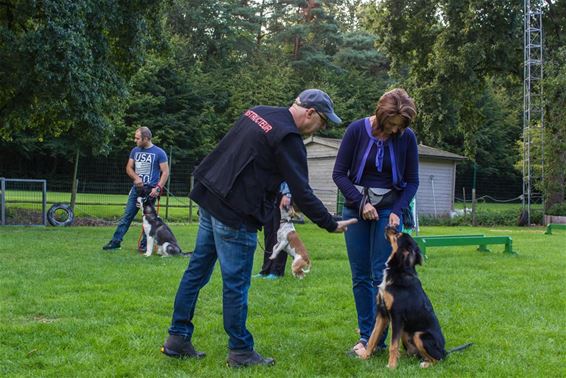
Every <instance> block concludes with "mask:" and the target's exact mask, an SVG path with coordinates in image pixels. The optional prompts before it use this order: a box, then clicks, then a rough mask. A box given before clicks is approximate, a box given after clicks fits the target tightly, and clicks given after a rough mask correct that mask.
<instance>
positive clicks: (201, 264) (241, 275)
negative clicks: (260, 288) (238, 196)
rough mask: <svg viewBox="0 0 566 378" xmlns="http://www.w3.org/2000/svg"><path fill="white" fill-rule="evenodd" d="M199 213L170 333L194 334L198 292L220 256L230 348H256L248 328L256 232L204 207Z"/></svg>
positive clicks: (223, 298)
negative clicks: (229, 223)
mask: <svg viewBox="0 0 566 378" xmlns="http://www.w3.org/2000/svg"><path fill="white" fill-rule="evenodd" d="M199 212H200V224H199V229H198V234H197V240H196V246H195V250H194V252H193V255H192V257H191V261H190V262H189V266H188V267H187V270H185V273H184V275H183V278H182V279H181V283H180V284H179V289H178V290H177V295H176V297H175V307H174V309H173V320H172V322H171V327H170V328H169V333H170V334H172V335H182V336H185V337H187V338H189V339H190V338H191V337H192V335H193V331H194V325H193V322H192V319H193V316H194V313H195V307H196V302H197V299H198V294H199V292H200V289H202V288H203V287H204V286H205V285H206V284H207V283H208V281H209V280H210V276H211V274H212V271H213V269H214V264H215V263H216V260H217V259H218V261H219V262H220V269H221V271H222V314H223V318H224V330H225V331H226V333H227V334H228V336H229V340H228V348H230V349H231V350H238V351H250V350H253V347H254V339H253V336H252V334H251V333H250V332H249V331H248V330H247V328H246V319H247V317H248V290H249V288H250V280H251V275H252V267H253V259H254V252H255V249H256V245H257V233H256V232H250V231H247V230H246V228H245V226H243V225H242V226H241V227H240V228H239V229H234V228H231V227H229V226H226V225H225V224H223V223H222V222H220V221H219V220H218V219H216V218H214V217H213V216H211V215H210V213H209V212H207V211H206V210H205V209H203V208H200V210H199Z"/></svg>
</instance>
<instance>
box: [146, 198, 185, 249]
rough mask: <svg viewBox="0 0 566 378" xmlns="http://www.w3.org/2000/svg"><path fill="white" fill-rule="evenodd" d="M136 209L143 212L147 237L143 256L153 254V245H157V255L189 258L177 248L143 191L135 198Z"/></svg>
mask: <svg viewBox="0 0 566 378" xmlns="http://www.w3.org/2000/svg"><path fill="white" fill-rule="evenodd" d="M137 202H138V207H140V208H141V209H142V210H143V231H144V232H145V236H146V237H147V248H146V252H145V253H144V256H146V257H149V256H151V254H152V253H153V243H154V242H155V243H157V254H158V255H161V256H162V257H167V256H189V255H190V253H184V252H182V251H181V247H179V243H178V242H177V239H176V238H175V235H173V231H171V229H170V228H169V226H167V225H166V224H165V222H163V220H162V219H161V218H160V217H159V216H158V215H157V211H156V210H155V206H154V205H153V200H152V199H151V197H149V193H148V192H147V191H146V190H145V189H144V190H142V193H140V195H139V196H138V198H137Z"/></svg>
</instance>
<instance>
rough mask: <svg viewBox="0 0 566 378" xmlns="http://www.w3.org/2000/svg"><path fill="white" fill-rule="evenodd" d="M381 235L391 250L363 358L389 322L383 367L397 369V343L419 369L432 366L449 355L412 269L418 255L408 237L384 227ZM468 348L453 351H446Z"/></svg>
mask: <svg viewBox="0 0 566 378" xmlns="http://www.w3.org/2000/svg"><path fill="white" fill-rule="evenodd" d="M385 236H386V238H387V239H388V240H389V242H390V243H391V247H392V251H391V255H390V256H389V259H388V260H387V263H386V268H385V272H384V277H383V281H382V283H381V285H380V286H379V293H378V295H377V306H378V314H377V319H376V321H375V328H374V329H373V332H372V334H371V336H370V339H369V341H368V344H367V348H366V350H367V354H366V356H365V358H369V356H370V355H371V353H372V352H373V350H374V349H375V346H376V344H377V341H378V340H379V339H380V338H381V336H382V335H383V332H384V331H385V329H386V327H387V325H388V324H389V323H391V345H390V348H389V363H388V364H387V367H388V368H391V369H394V368H396V367H397V364H398V359H399V346H400V343H401V342H402V343H403V346H404V347H405V350H406V351H407V354H409V355H413V356H418V357H420V358H421V359H422V362H421V367H423V368H425V367H429V366H430V365H431V364H432V363H435V362H437V361H440V360H443V359H444V358H446V356H447V355H448V353H449V352H447V351H446V349H445V340H444V336H443V335H442V330H441V329H440V324H439V323H438V319H437V318H436V315H435V313H434V310H433V308H432V304H431V303H430V300H429V299H428V297H427V295H426V293H425V292H424V290H423V287H422V285H421V282H420V280H419V278H418V276H417V271H416V270H415V266H416V265H417V264H418V265H421V264H422V256H421V252H420V250H419V247H418V245H417V243H416V242H415V240H414V239H413V238H412V237H411V236H410V235H409V234H405V233H401V232H398V231H397V230H396V229H395V228H393V227H388V228H387V229H386V230H385ZM470 345H471V344H466V345H463V346H461V347H457V348H454V349H453V350H451V351H450V352H452V351H455V350H461V349H464V348H466V347H468V346H470Z"/></svg>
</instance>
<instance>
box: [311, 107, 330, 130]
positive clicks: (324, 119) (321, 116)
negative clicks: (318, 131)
mask: <svg viewBox="0 0 566 378" xmlns="http://www.w3.org/2000/svg"><path fill="white" fill-rule="evenodd" d="M314 111H315V112H316V114H318V116H319V117H320V119H322V122H324V125H323V126H324V127H327V126H328V118H326V116H325V115H324V114H322V113H320V112H319V111H318V110H316V109H315V110H314Z"/></svg>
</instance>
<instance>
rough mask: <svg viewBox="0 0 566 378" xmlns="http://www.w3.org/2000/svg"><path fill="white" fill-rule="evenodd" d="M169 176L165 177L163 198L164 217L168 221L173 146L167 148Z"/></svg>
mask: <svg viewBox="0 0 566 378" xmlns="http://www.w3.org/2000/svg"><path fill="white" fill-rule="evenodd" d="M168 163H169V177H167V197H166V198H165V219H166V220H167V221H169V191H170V190H171V168H172V167H173V147H171V148H169V161H168Z"/></svg>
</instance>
